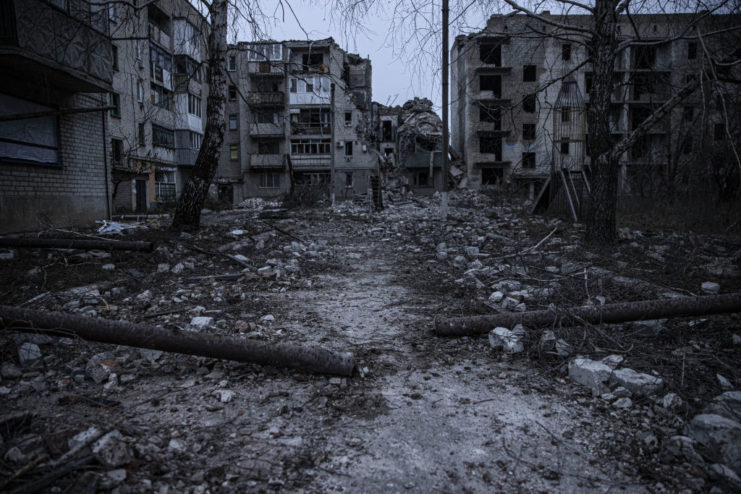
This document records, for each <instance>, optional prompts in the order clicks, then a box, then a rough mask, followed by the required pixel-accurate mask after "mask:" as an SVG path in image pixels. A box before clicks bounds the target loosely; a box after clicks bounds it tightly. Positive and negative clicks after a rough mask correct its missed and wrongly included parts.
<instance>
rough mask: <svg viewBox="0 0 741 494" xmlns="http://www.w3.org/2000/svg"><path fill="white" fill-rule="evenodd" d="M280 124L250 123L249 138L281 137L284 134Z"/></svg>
mask: <svg viewBox="0 0 741 494" xmlns="http://www.w3.org/2000/svg"><path fill="white" fill-rule="evenodd" d="M284 129H285V128H284V126H283V124H282V123H279V124H275V123H252V124H250V136H252V137H283V135H284V134H285V131H284Z"/></svg>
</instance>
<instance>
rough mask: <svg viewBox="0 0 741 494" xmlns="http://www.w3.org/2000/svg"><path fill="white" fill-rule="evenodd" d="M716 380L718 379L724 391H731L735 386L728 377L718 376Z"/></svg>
mask: <svg viewBox="0 0 741 494" xmlns="http://www.w3.org/2000/svg"><path fill="white" fill-rule="evenodd" d="M715 377H716V379H718V384H720V387H721V388H723V389H731V388H733V384H731V381H729V380H728V378H727V377H725V376H723V375H722V374H716V375H715Z"/></svg>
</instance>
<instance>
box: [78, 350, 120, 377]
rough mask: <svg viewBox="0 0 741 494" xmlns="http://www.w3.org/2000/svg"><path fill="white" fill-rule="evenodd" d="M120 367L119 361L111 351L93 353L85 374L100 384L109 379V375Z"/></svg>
mask: <svg viewBox="0 0 741 494" xmlns="http://www.w3.org/2000/svg"><path fill="white" fill-rule="evenodd" d="M117 367H118V362H117V361H116V359H115V358H114V356H113V354H112V353H111V352H102V353H97V354H95V355H93V356H92V357H91V358H90V360H88V362H87V365H85V374H87V376H88V377H89V378H90V379H92V380H93V381H95V383H96V384H100V383H102V382H103V381H106V380H108V376H110V375H111V373H112V372H113V371H114V369H116V368H117Z"/></svg>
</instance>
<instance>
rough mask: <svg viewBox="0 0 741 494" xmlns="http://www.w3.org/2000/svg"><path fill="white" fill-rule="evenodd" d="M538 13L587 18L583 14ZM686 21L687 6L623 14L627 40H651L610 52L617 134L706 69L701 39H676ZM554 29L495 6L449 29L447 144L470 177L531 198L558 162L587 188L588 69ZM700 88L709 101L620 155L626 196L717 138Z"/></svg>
mask: <svg viewBox="0 0 741 494" xmlns="http://www.w3.org/2000/svg"><path fill="white" fill-rule="evenodd" d="M542 16H544V17H545V18H547V19H551V20H553V21H555V22H557V23H561V24H568V25H577V26H579V25H580V26H582V27H590V26H591V17H589V16H577V15H564V16H555V15H554V16H552V15H550V13H548V12H544V13H542ZM724 17H727V16H711V19H710V20H708V21H707V22H708V23H715V24H717V23H718V22H723V19H724ZM689 21H690V16H689V14H674V15H635V16H632V20H629V19H628V18H627V17H626V18H621V19H620V20H619V25H618V26H619V27H618V33H619V38H620V39H621V40H626V39H630V38H635V37H636V36H635V31H634V29H637V30H638V32H639V33H640V37H641V39H642V40H644V41H646V40H648V41H651V42H652V43H644V44H636V45H630V46H629V47H628V48H627V49H626V50H624V51H623V52H621V53H620V54H619V56H618V59H617V61H616V65H615V70H614V75H613V77H614V82H615V91H614V94H613V95H612V110H611V114H610V117H611V124H612V132H613V135H614V137H615V139H616V140H617V139H619V138H620V137H621V136H624V135H626V134H627V133H629V132H630V131H632V130H633V129H635V128H636V127H637V126H638V125H639V124H640V123H642V122H643V121H644V120H645V119H646V118H647V117H648V115H650V114H651V112H652V111H653V110H654V109H655V108H657V107H658V106H659V105H661V104H662V103H664V102H665V101H666V100H667V99H668V98H669V97H670V96H671V94H672V90H676V88H679V87H681V86H682V85H683V84H684V83H686V82H687V81H688V78H689V77H697V76H699V75H700V73H701V71H702V70H704V69H703V60H702V58H703V55H702V52H701V47H700V45H699V43H698V40H697V39H696V38H692V37H682V36H677V35H678V34H681V31H680V30H681V28H682V27H684V26H687V24H688V22H689ZM553 29H554V28H553V27H552V26H550V25H547V24H546V23H543V22H541V21H538V20H534V19H530V18H528V17H527V16H525V15H519V14H517V15H516V14H510V15H504V16H503V15H494V16H492V17H491V18H490V19H489V21H488V23H487V26H486V28H485V29H484V30H482V31H480V32H478V33H475V34H471V35H468V36H458V37H457V38H456V40H455V43H454V45H453V48H452V50H451V101H452V108H451V146H452V148H453V149H454V150H455V151H456V152H457V153H459V154H461V155H462V158H463V160H464V162H465V168H466V178H465V183H466V184H467V185H468V186H470V187H473V188H487V187H490V186H496V185H502V184H507V185H508V186H512V187H514V186H520V187H523V188H524V189H525V190H529V192H530V194H531V196H532V195H533V193H534V191H537V190H538V188H539V186H541V185H542V184H544V183H545V182H546V181H548V180H549V179H550V177H551V176H552V174H554V173H562V174H563V171H564V170H565V171H567V172H569V173H567V174H566V176H567V178H568V181H572V182H573V183H575V182H577V181H578V182H579V183H581V186H582V188H583V189H585V188H586V187H588V179H587V174H586V173H585V167H586V171H587V172H588V164H589V156H588V152H587V145H586V143H587V142H588V138H589V129H588V128H587V124H586V108H587V107H588V105H589V92H590V88H591V67H590V65H589V64H587V63H585V62H586V59H587V52H586V47H585V46H583V45H582V44H578V43H576V42H575V41H570V38H569V36H568V34H564V33H565V31H561V32H558V33H553V32H552V31H553ZM549 33H551V34H549ZM675 37H676V39H674V38H675ZM669 39H672V41H666V40H669ZM718 42H719V41H717V40H715V41H714V40H709V41H708V43H709V44H711V43H718ZM733 45H735V46H737V43H733ZM732 91H736V92H737V89H733V90H732ZM716 96H717V95H716ZM705 97H706V98H707V99H708V101H705V100H703V97H702V95H701V94H700V92H699V91H696V92H695V93H694V94H693V95H691V96H690V97H689V98H688V99H686V100H685V101H684V102H683V103H682V104H680V105H678V106H677V107H675V108H674V110H672V112H671V113H670V115H669V116H668V117H666V118H664V119H663V121H661V122H659V123H658V124H657V125H656V126H654V127H653V128H652V129H651V130H650V131H649V132H648V134H647V135H646V136H645V137H644V138H642V139H640V140H639V142H637V143H636V144H635V145H634V146H633V147H632V148H631V149H629V151H628V152H627V153H625V154H624V155H623V157H622V158H621V161H622V167H621V190H622V191H624V193H629V192H631V191H633V192H635V191H636V190H637V189H638V188H641V187H645V186H646V184H648V183H650V181H651V180H652V179H654V178H656V177H657V176H658V175H661V174H666V173H667V171H668V170H677V169H682V168H681V167H678V166H677V165H678V163H679V164H682V163H684V164H691V163H690V162H691V161H692V160H693V159H696V158H695V155H693V154H692V152H693V150H696V149H697V148H698V147H699V146H700V145H704V146H713V145H715V144H718V141H721V140H725V138H726V132H725V127H724V125H723V119H722V115H721V113H720V111H719V110H718V109H719V103H716V97H715V96H712V97H709V95H708V94H705ZM703 109H710V110H711V111H710V112H704V111H703ZM701 119H705V120H704V127H705V128H707V129H709V130H708V132H707V133H705V134H703V132H700V131H699V130H697V129H698V127H702V125H700V122H701ZM700 134H703V137H705V139H704V142H703V143H701V142H700V139H701V136H700ZM690 168H691V167H687V166H685V167H684V169H685V170H687V169H690ZM685 180H691V178H686V177H685ZM573 183H572V187H573ZM567 188H568V187H567Z"/></svg>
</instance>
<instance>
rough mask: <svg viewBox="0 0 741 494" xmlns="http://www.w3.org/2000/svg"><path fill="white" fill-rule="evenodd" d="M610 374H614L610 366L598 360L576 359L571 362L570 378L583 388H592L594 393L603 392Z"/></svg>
mask: <svg viewBox="0 0 741 494" xmlns="http://www.w3.org/2000/svg"><path fill="white" fill-rule="evenodd" d="M610 374H612V369H611V368H610V366H608V365H606V364H603V363H602V362H597V361H596V360H590V359H588V358H575V359H572V360H571V361H570V362H569V378H571V380H572V381H574V382H577V383H579V384H581V385H582V386H587V387H588V388H591V389H592V391H593V392H597V393H600V392H601V391H602V389H603V388H604V386H605V383H606V382H607V380H608V379H609V378H610Z"/></svg>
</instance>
